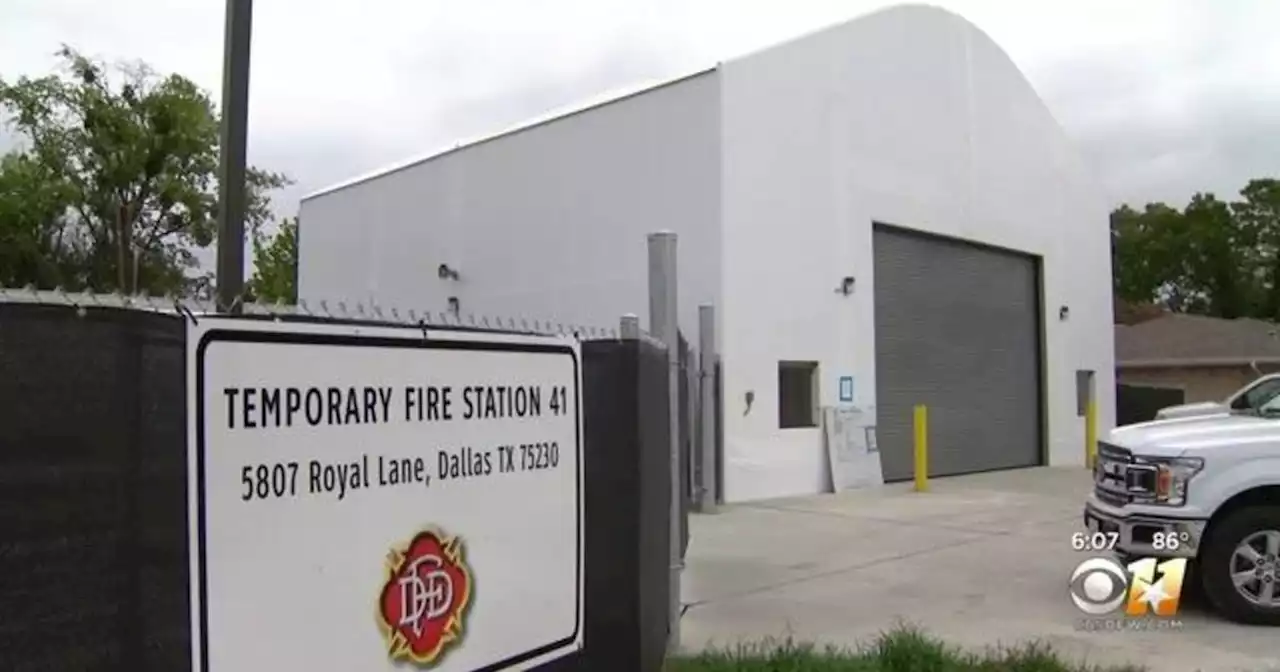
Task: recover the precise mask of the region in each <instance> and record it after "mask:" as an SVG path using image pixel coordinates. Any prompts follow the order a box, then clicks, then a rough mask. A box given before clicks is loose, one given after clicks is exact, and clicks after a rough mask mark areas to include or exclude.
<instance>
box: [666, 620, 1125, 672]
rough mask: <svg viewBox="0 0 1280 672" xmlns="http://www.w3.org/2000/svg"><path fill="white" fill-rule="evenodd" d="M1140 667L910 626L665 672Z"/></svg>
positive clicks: (765, 644) (736, 651)
mask: <svg viewBox="0 0 1280 672" xmlns="http://www.w3.org/2000/svg"><path fill="white" fill-rule="evenodd" d="M1145 669H1146V668H1144V667H1141V666H1116V667H1106V666H1094V665H1079V664H1076V663H1070V662H1067V661H1064V660H1063V659H1061V658H1060V657H1058V655H1057V654H1056V653H1055V652H1054V651H1053V650H1052V648H1051V647H1049V646H1048V645H1046V644H1042V643H1031V644H1024V645H1021V646H1014V647H1001V648H992V649H989V650H987V651H984V652H982V653H977V652H970V651H963V650H961V649H958V648H956V647H952V646H948V645H947V644H944V643H943V642H941V641H940V640H938V639H935V638H933V637H930V636H929V635H927V634H925V633H923V632H921V631H920V630H918V629H916V628H914V627H911V626H899V627H897V628H895V629H893V630H890V631H889V632H886V633H884V634H882V635H880V636H879V637H877V638H876V639H875V640H874V641H872V642H871V643H869V644H867V645H864V646H861V647H858V648H856V649H849V648H840V647H832V646H828V647H817V646H813V645H811V644H805V643H802V642H796V641H794V640H793V639H791V638H789V637H788V638H784V639H766V640H763V641H759V642H751V643H746V644H739V645H737V646H733V647H728V648H719V649H711V650H708V651H706V652H703V653H701V654H699V655H696V656H692V657H682V658H673V659H671V660H669V661H667V665H666V671H665V672H1142V671H1143V670H1145Z"/></svg>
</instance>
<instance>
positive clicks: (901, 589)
mask: <svg viewBox="0 0 1280 672" xmlns="http://www.w3.org/2000/svg"><path fill="white" fill-rule="evenodd" d="M1089 487H1090V482H1089V474H1088V472H1086V471H1085V470H1084V469H1082V468H1056V467H1046V468H1036V469H1022V470H1015V471H1005V472H996V473H987V474H978V475H974V476H961V477H953V478H947V479H936V480H934V481H932V482H931V491H930V492H928V493H924V494H917V493H914V492H911V491H910V485H909V484H892V485H887V486H884V487H883V488H879V489H877V490H871V491H859V492H853V493H846V494H841V495H819V496H814V497H806V498H799V499H786V500H772V501H768V502H761V503H753V504H746V505H733V506H727V507H723V508H722V509H721V510H720V512H719V513H718V514H715V515H705V516H693V517H692V519H691V522H690V525H691V540H690V544H689V557H688V562H687V569H686V570H685V579H684V602H686V603H687V604H691V605H692V606H691V607H690V608H689V610H688V612H687V613H686V614H685V616H684V619H683V626H682V631H683V641H684V648H685V649H687V650H690V651H693V650H698V649H700V648H702V647H705V646H708V645H712V646H724V645H732V644H734V643H736V642H739V641H743V640H748V641H749V640H758V639H761V638H765V637H786V636H791V637H794V638H795V639H797V640H804V641H812V642H818V643H823V644H826V643H832V644H837V645H844V646H856V645H857V644H858V643H860V642H866V641H867V640H869V639H870V638H873V637H875V635H876V634H877V633H878V632H881V631H883V630H885V629H888V628H890V627H892V626H893V625H894V624H895V623H898V622H906V623H912V624H915V625H918V626H920V627H922V628H924V629H926V630H928V631H929V632H930V633H931V634H933V635H936V636H938V637H941V638H943V639H945V640H946V641H948V642H949V643H952V644H955V645H959V646H963V647H966V648H971V649H982V648H985V647H988V646H996V645H1000V644H1011V643H1018V642H1026V641H1031V640H1040V641H1042V642H1045V643H1047V644H1050V645H1051V646H1052V647H1053V648H1054V649H1055V650H1057V651H1059V652H1060V653H1061V654H1063V655H1065V656H1067V657H1069V658H1074V659H1077V660H1084V661H1088V662H1091V663H1109V664H1121V663H1131V664H1139V665H1146V666H1149V667H1151V668H1152V669H1159V670H1161V671H1162V672H1178V671H1180V670H1188V671H1190V670H1235V669H1249V670H1259V669H1265V668H1268V667H1273V666H1277V665H1280V643H1278V642H1280V631H1277V629H1275V628H1262V627H1247V626H1240V625H1235V624H1232V623H1229V622H1226V621H1224V620H1222V619H1221V618H1219V617H1217V616H1216V615H1214V614H1212V613H1211V612H1209V611H1208V610H1207V608H1206V607H1204V606H1203V605H1202V604H1197V602H1198V600H1194V599H1193V600H1192V602H1191V604H1187V601H1186V599H1185V592H1184V602H1183V607H1182V610H1181V613H1180V614H1179V616H1178V618H1179V620H1181V621H1182V624H1183V625H1182V627H1181V628H1180V629H1179V630H1176V631H1170V630H1165V631H1143V632H1137V631H1125V632H1087V631H1082V630H1080V629H1078V626H1077V624H1078V623H1079V622H1080V620H1081V618H1082V617H1083V616H1084V615H1083V614H1081V613H1080V612H1079V611H1077V610H1076V608H1075V606H1074V605H1073V604H1072V603H1071V600H1070V598H1069V597H1068V595H1067V581H1068V577H1069V576H1070V573H1071V570H1072V569H1073V568H1074V567H1075V565H1076V564H1077V563H1078V562H1080V561H1081V560H1083V559H1085V558H1086V557H1088V554H1086V553H1079V552H1075V551H1073V550H1072V548H1071V535H1072V533H1074V532H1077V531H1080V530H1082V526H1081V522H1080V512H1081V508H1082V506H1083V503H1084V497H1085V494H1086V493H1087V492H1088V489H1089Z"/></svg>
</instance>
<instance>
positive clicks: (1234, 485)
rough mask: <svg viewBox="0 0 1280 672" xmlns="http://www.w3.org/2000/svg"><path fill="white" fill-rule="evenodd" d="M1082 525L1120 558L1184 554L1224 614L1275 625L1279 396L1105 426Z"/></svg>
mask: <svg viewBox="0 0 1280 672" xmlns="http://www.w3.org/2000/svg"><path fill="white" fill-rule="evenodd" d="M1084 522H1085V526H1086V528H1087V529H1089V530H1090V531H1100V532H1104V533H1114V534H1115V535H1116V537H1117V539H1118V541H1117V543H1116V546H1115V549H1116V551H1117V552H1119V553H1120V554H1121V555H1122V556H1126V557H1128V558H1133V557H1137V556H1142V557H1152V556H1154V557H1184V558H1189V559H1191V560H1192V561H1193V569H1192V571H1191V572H1190V573H1189V576H1188V578H1189V579H1191V580H1199V581H1200V584H1201V585H1202V586H1203V588H1204V592H1205V594H1206V595H1207V596H1208V598H1209V600H1210V601H1211V602H1212V603H1213V605H1214V607H1215V608H1217V610H1218V611H1219V612H1220V613H1222V614H1223V615H1224V616H1226V617H1227V618H1229V619H1231V620H1233V621H1237V622H1242V623H1254V624H1266V625H1280V585H1278V584H1280V397H1273V398H1272V399H1271V400H1270V401H1268V402H1266V403H1265V404H1263V405H1262V406H1261V407H1260V408H1258V409H1257V410H1253V411H1235V412H1227V413H1221V414H1217V415H1202V416H1192V417H1184V418H1176V419H1169V420H1154V421H1151V422H1144V423H1138V424H1134V425H1128V426H1125V427H1120V428H1117V429H1115V430H1113V431H1111V432H1110V433H1109V434H1108V435H1107V436H1106V437H1105V438H1104V439H1103V440H1101V441H1099V442H1098V459H1097V462H1096V463H1095V467H1094V489H1093V492H1092V493H1090V495H1089V498H1088V501H1087V503H1086V504H1085V509H1084ZM1170 541H1172V542H1173V543H1170ZM1171 547H1176V548H1171Z"/></svg>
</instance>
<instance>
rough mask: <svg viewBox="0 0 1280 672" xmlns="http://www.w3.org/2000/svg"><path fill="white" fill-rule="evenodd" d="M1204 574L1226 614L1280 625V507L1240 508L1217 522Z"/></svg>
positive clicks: (1208, 588) (1203, 561)
mask: <svg viewBox="0 0 1280 672" xmlns="http://www.w3.org/2000/svg"><path fill="white" fill-rule="evenodd" d="M1200 577H1201V581H1203V585H1204V591H1205V593H1206V594H1207V595H1208V597H1209V600H1210V601H1211V602H1213V606H1215V607H1216V608H1217V609H1218V611H1219V612H1220V613H1221V614H1222V615H1223V616H1226V617H1227V618H1228V619H1230V620H1232V621H1235V622H1237V623H1250V624H1255V625H1280V507H1270V506H1260V507H1251V508H1246V509H1240V510H1239V511H1235V512H1232V513H1230V514H1228V515H1227V517H1226V518H1223V519H1222V520H1221V521H1219V522H1218V523H1217V524H1216V525H1214V527H1213V530H1212V531H1211V532H1210V533H1209V544H1208V546H1207V547H1206V548H1204V549H1203V552H1202V555H1201V561H1200Z"/></svg>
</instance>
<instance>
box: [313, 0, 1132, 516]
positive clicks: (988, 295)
mask: <svg viewBox="0 0 1280 672" xmlns="http://www.w3.org/2000/svg"><path fill="white" fill-rule="evenodd" d="M1108 213H1109V204H1108V202H1107V201H1106V199H1105V197H1104V195H1103V193H1102V191H1101V189H1100V187H1099V185H1098V184H1096V183H1095V182H1094V181H1093V179H1092V177H1091V175H1090V171H1089V170H1088V168H1087V167H1086V166H1085V165H1084V163H1083V162H1082V160H1081V158H1080V156H1079V154H1078V153H1077V152H1076V150H1075V149H1074V148H1073V147H1072V144H1071V142H1070V140H1069V138H1068V137H1067V136H1066V134H1065V133H1064V132H1063V130H1062V128H1061V127H1059V125H1058V124H1057V123H1056V122H1055V121H1054V119H1053V117H1052V115H1051V114H1050V113H1049V110H1048V109H1046V107H1045V105H1044V103H1043V102H1042V101H1041V100H1040V98H1039V97H1038V96H1037V94H1036V92H1035V91H1034V90H1033V89H1032V87H1031V85H1030V84H1029V83H1028V82H1027V80H1026V79H1025V78H1024V76H1023V75H1022V73H1021V72H1020V71H1019V70H1018V68H1017V66H1015V65H1014V63H1013V62H1012V61H1011V60H1010V58H1009V56H1008V55H1006V54H1005V53H1004V52H1003V51H1002V50H1001V49H1000V47H999V46H997V45H996V44H995V43H994V42H993V41H992V40H991V39H990V38H989V37H988V36H987V35H985V34H984V33H983V32H982V31H981V30H979V29H978V28H976V27H975V26H973V25H972V24H970V23H969V22H967V21H966V20H965V19H963V18H961V17H959V16H956V15H954V14H952V13H949V12H947V11H944V10H940V9H936V8H932V7H926V6H916V5H908V6H901V7H896V8H891V9H887V10H884V11H880V12H877V13H874V14H871V15H867V16H864V17H862V18H858V19H855V20H852V21H849V22H847V23H844V24H842V25H837V26H834V27H831V28H827V29H824V30H821V31H818V32H815V33H812V34H809V35H806V36H804V37H801V38H799V39H796V40H794V41H791V42H788V43H785V44H782V45H779V46H775V47H772V48H769V49H765V50H763V51H759V52H756V53H752V54H749V55H745V56H742V57H739V58H735V59H732V60H729V61H726V62H723V63H720V64H717V65H716V66H714V67H710V68H707V69H705V70H701V71H698V72H694V73H691V74H689V75H687V76H684V77H681V78H678V79H674V80H671V81H665V82H661V83H657V84H653V85H649V86H646V87H644V88H642V89H639V90H630V91H626V92H622V93H614V94H611V95H610V96H608V97H607V98H604V99H601V100H598V101H594V102H591V103H590V104H587V105H583V106H578V107H576V108H574V109H572V110H569V111H564V112H559V113H557V114H554V115H551V116H549V117H547V118H544V119H539V120H535V121H531V122H529V123H527V124H523V125H521V126H519V127H518V128H514V129H509V130H505V131H503V132H501V133H497V134H493V135H489V136H487V137H484V138H480V139H476V140H474V141H467V142H461V143H458V144H456V145H454V146H451V147H449V148H447V149H445V150H444V151H437V152H434V153H432V154H430V155H428V156H426V157H425V158H418V159H415V160H412V161H408V162H405V163H402V164H400V165H397V166H394V167H391V168H388V169H385V170H382V171H379V172H377V173H375V174H371V175H366V176H363V177H360V178H358V179H353V180H351V181H348V182H345V183H342V184H338V185H334V186H332V187H330V188H327V189H324V190H322V191H319V192H317V193H314V194H311V195H310V196H308V197H306V198H305V199H304V200H303V202H302V206H301V211H300V234H299V236H300V248H299V249H300V268H299V296H300V298H302V299H303V300H307V301H318V300H321V299H324V300H328V301H329V302H331V303H332V302H337V301H348V302H359V303H363V304H370V303H372V304H377V305H381V306H398V307H402V308H410V307H412V308H418V309H426V310H431V311H441V312H443V311H449V310H454V311H460V312H461V313H464V314H465V313H474V314H477V315H488V316H501V317H515V318H520V317H528V318H534V319H538V318H546V319H553V320H556V321H558V322H563V323H573V324H585V325H593V326H610V325H616V324H617V323H618V318H619V316H620V315H622V314H624V313H629V312H630V313H637V314H640V315H641V316H644V314H645V312H646V309H647V306H648V298H647V291H648V284H647V269H648V266H647V249H646V235H647V234H648V233H650V232H654V231H658V230H669V231H673V232H675V233H676V234H677V236H678V285H679V290H678V294H679V303H680V318H679V323H680V328H681V330H682V332H683V333H685V334H686V335H688V336H689V337H690V339H691V340H692V341H694V342H695V343H696V341H697V337H696V334H697V328H698V314H697V310H698V306H699V305H703V304H706V305H712V306H714V307H715V311H716V322H717V324H716V340H717V343H716V347H717V350H718V352H719V353H720V357H721V365H722V379H721V395H722V397H721V399H722V403H721V405H722V410H721V418H720V419H721V422H722V431H723V447H722V451H723V454H722V465H721V470H722V473H723V475H722V478H723V481H722V483H721V486H722V493H723V498H724V499H725V500H727V501H730V502H733V501H743V500H756V499H762V498H770V497H778V496H790V495H798V494H806V493H816V492H822V491H825V490H829V489H830V488H831V473H830V470H831V467H830V465H829V461H828V453H827V451H826V449H825V448H824V440H823V431H822V428H821V415H822V413H821V410H822V409H825V408H834V407H842V406H843V407H849V408H854V409H857V410H858V412H860V413H861V414H862V416H863V417H866V418H870V419H871V424H873V425H874V426H875V428H876V436H877V440H876V442H875V443H876V446H877V448H878V451H879V461H880V464H881V469H882V474H880V476H882V477H883V479H884V480H887V481H894V480H903V479H909V478H911V476H912V464H913V462H912V418H913V410H912V409H913V407H915V406H916V405H920V404H923V405H926V406H927V408H928V419H929V446H930V455H929V471H930V473H931V474H932V475H933V476H943V475H949V474H962V473H970V472H978V471H988V470H997V469H1007V468H1014V467H1025V466H1032V465H1044V464H1050V465H1075V464H1083V460H1084V443H1085V432H1086V428H1085V425H1086V418H1085V415H1086V414H1085V410H1086V409H1087V407H1088V406H1089V403H1087V402H1088V400H1089V399H1090V398H1092V399H1093V401H1094V404H1095V405H1096V408H1097V409H1098V416H1097V418H1098V419H1097V426H1098V427H1099V428H1101V429H1106V428H1108V427H1109V426H1111V425H1112V423H1113V421H1114V411H1113V408H1114V389H1115V388H1114V366H1113V351H1112V348H1113V332H1112V324H1111V323H1112V302H1111V257H1110V237H1109V233H1108V231H1109V228H1108Z"/></svg>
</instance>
